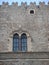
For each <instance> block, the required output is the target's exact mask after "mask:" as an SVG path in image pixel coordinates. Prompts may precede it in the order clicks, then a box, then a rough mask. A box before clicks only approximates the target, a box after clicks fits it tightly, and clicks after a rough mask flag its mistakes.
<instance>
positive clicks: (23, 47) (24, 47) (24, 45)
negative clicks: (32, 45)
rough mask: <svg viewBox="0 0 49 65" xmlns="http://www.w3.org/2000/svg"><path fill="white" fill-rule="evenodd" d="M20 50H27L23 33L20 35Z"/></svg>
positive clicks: (25, 37)
mask: <svg viewBox="0 0 49 65" xmlns="http://www.w3.org/2000/svg"><path fill="white" fill-rule="evenodd" d="M21 44H22V51H27V36H26V34H25V33H23V34H22V35H21Z"/></svg>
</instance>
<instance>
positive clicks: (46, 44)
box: [0, 2, 49, 65]
mask: <svg viewBox="0 0 49 65" xmlns="http://www.w3.org/2000/svg"><path fill="white" fill-rule="evenodd" d="M31 11H32V12H31ZM15 33H18V34H19V36H21V34H22V33H26V35H27V52H49V3H48V5H45V3H44V2H43V3H41V2H40V4H39V5H36V3H32V2H31V3H30V5H27V3H21V6H18V3H12V5H8V3H5V2H3V4H2V5H0V52H1V53H2V52H13V50H12V49H13V35H14V34H15ZM0 61H1V60H0ZM37 61H38V60H37ZM46 61H47V60H46ZM13 62H14V61H13ZM25 62H27V61H26V59H25ZM2 63H3V62H2ZM20 63H21V62H20ZM47 63H48V62H45V64H43V65H48V64H47ZM11 64H12V63H11ZM11 64H10V65H11ZM37 64H38V62H35V64H34V65H37ZM1 65H2V64H1ZM18 65H19V64H18ZM25 65H28V64H27V63H26V64H25ZM29 65H32V64H29ZM39 65H40V62H39ZM41 65H42V64H41Z"/></svg>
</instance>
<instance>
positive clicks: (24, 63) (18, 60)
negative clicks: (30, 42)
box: [0, 52, 49, 65]
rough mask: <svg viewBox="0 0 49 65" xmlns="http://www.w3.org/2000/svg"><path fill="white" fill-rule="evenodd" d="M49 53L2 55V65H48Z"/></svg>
mask: <svg viewBox="0 0 49 65" xmlns="http://www.w3.org/2000/svg"><path fill="white" fill-rule="evenodd" d="M48 64H49V53H48V52H33V53H32V52H28V53H27V52H25V53H24V52H23V53H21V52H18V53H13V52H12V53H0V65H48Z"/></svg>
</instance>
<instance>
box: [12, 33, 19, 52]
mask: <svg viewBox="0 0 49 65" xmlns="http://www.w3.org/2000/svg"><path fill="white" fill-rule="evenodd" d="M18 47H19V35H18V34H14V36H13V50H14V51H18V50H19V48H18Z"/></svg>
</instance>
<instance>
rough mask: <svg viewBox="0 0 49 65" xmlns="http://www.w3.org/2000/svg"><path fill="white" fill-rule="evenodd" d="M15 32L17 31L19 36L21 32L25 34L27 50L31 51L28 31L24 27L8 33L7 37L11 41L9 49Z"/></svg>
mask: <svg viewBox="0 0 49 65" xmlns="http://www.w3.org/2000/svg"><path fill="white" fill-rule="evenodd" d="M15 33H18V34H19V36H21V35H22V34H23V33H25V34H26V35H27V52H31V51H32V42H31V36H30V33H29V32H28V31H26V30H24V29H18V30H14V31H12V33H10V37H9V39H10V42H11V51H12V46H13V45H12V44H13V42H12V41H13V34H15ZM10 42H9V44H10ZM9 50H10V48H9Z"/></svg>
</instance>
